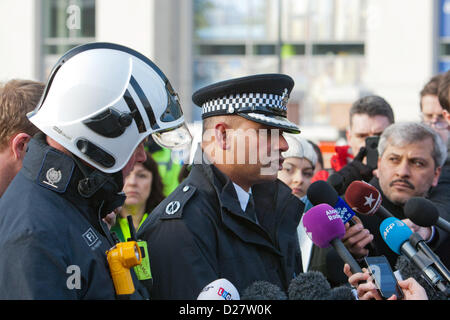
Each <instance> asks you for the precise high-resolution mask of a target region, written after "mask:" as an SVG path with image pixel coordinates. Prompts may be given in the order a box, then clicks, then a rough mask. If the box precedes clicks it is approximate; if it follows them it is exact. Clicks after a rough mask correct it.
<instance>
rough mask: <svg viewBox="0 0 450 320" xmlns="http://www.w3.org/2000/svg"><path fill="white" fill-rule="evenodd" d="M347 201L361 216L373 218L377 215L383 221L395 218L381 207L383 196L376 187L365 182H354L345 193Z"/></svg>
mask: <svg viewBox="0 0 450 320" xmlns="http://www.w3.org/2000/svg"><path fill="white" fill-rule="evenodd" d="M344 197H345V201H347V203H348V204H349V206H350V207H351V208H352V209H353V210H355V211H356V212H358V213H359V214H363V215H367V216H371V215H374V214H375V213H376V214H377V215H378V216H380V217H382V218H383V219H386V218H390V217H393V216H392V214H391V213H390V212H389V211H387V210H386V209H385V208H384V207H383V206H382V205H381V201H382V199H381V194H380V191H378V190H377V188H375V187H374V186H372V185H370V184H368V183H367V182H364V181H353V182H352V183H350V185H349V186H348V188H347V190H346V191H345V196H344Z"/></svg>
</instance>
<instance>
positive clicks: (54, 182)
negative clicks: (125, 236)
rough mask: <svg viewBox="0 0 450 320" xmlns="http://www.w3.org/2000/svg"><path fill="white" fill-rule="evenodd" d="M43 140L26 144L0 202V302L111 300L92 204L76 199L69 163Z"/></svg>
mask: <svg viewBox="0 0 450 320" xmlns="http://www.w3.org/2000/svg"><path fill="white" fill-rule="evenodd" d="M44 138H45V136H40V137H39V139H37V138H33V139H32V140H31V141H30V143H29V145H28V147H29V149H28V152H27V154H26V156H25V159H24V162H23V168H22V169H21V171H20V172H19V173H18V174H17V176H16V177H15V178H14V179H13V181H12V182H11V184H10V186H9V187H8V189H7V190H6V192H5V193H4V195H3V197H2V198H1V199H0V212H1V214H0V252H1V255H0V288H1V290H0V299H20V300H22V299H52V300H53V299H58V300H59V299H115V298H116V294H115V290H114V286H113V281H112V278H111V275H110V271H109V268H108V264H107V260H106V254H105V252H106V251H107V250H108V249H110V248H111V246H112V243H110V241H109V240H108V238H107V237H106V233H104V232H103V229H102V228H101V227H100V223H99V219H98V215H97V213H98V209H99V207H98V203H93V200H92V199H86V198H83V197H81V196H80V195H79V193H78V191H77V185H78V183H77V182H78V181H79V180H80V179H81V178H82V175H81V172H80V170H79V169H78V167H77V165H76V164H75V163H74V160H73V159H72V158H71V157H69V156H67V155H65V154H63V153H61V152H60V151H58V150H56V149H54V148H51V147H50V146H48V145H47V144H46V143H45V140H44ZM106 230H107V229H106ZM136 288H137V289H138V290H139V289H140V287H139V286H137V287H136ZM139 297H140V293H138V291H136V293H135V294H134V296H133V297H132V298H139Z"/></svg>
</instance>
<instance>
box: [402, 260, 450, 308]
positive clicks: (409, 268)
mask: <svg viewBox="0 0 450 320" xmlns="http://www.w3.org/2000/svg"><path fill="white" fill-rule="evenodd" d="M395 268H396V269H397V270H399V271H400V274H401V276H402V278H403V279H404V280H406V279H408V278H414V279H415V280H416V281H417V282H418V283H419V284H420V285H421V286H422V287H423V288H424V289H425V292H426V293H427V296H428V299H429V300H447V297H446V295H445V294H443V293H442V292H440V291H438V290H435V289H434V288H433V286H431V285H430V284H429V283H428V281H427V280H425V279H424V277H423V276H422V272H421V271H420V269H419V268H417V267H416V266H415V265H414V263H412V262H411V261H409V260H408V258H406V257H405V256H399V257H398V259H397V263H396V264H395Z"/></svg>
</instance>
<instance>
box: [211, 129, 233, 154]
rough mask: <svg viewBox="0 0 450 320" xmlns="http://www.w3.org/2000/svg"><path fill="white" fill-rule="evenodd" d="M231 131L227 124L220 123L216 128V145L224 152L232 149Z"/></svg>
mask: <svg viewBox="0 0 450 320" xmlns="http://www.w3.org/2000/svg"><path fill="white" fill-rule="evenodd" d="M229 129H230V128H229V127H228V125H227V124H226V123H225V122H219V123H217V124H216V125H215V127H214V137H215V140H216V143H217V145H218V146H219V147H220V148H221V149H222V150H228V149H230V148H231V145H230V142H231V141H230V138H231V137H230V136H229V133H230V132H229V131H228V130H229Z"/></svg>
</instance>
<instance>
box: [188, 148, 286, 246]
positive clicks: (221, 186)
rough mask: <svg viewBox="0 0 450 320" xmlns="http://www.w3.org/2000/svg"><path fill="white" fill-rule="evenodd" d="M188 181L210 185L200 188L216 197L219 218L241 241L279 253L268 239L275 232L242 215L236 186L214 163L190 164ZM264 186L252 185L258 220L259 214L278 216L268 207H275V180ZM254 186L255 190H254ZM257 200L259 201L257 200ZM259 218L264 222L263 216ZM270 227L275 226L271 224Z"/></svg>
mask: <svg viewBox="0 0 450 320" xmlns="http://www.w3.org/2000/svg"><path fill="white" fill-rule="evenodd" d="M199 152H202V151H201V149H200V148H199V150H197V154H196V157H198V153H199ZM197 163H198V162H197ZM190 180H191V181H193V182H199V181H202V182H204V181H207V182H208V184H209V185H210V188H205V187H203V188H202V187H200V188H201V189H203V190H205V191H206V192H207V193H208V194H209V196H210V197H211V198H216V199H217V201H218V203H219V206H220V219H221V220H222V222H223V223H224V225H225V226H226V227H227V228H228V229H230V230H231V231H232V232H233V233H234V234H236V235H237V236H238V237H239V238H240V239H241V240H243V241H245V242H248V243H254V244H257V245H261V246H264V247H267V248H269V249H270V250H272V251H273V252H274V253H276V254H278V255H281V253H280V251H279V250H278V249H277V248H276V247H275V246H274V243H273V240H272V238H271V235H274V234H275V231H274V230H267V228H266V227H265V225H258V224H256V223H255V222H254V221H252V220H251V219H250V218H248V217H247V216H246V215H245V214H244V212H243V211H242V209H241V206H240V203H239V200H238V197H237V194H236V189H235V188H234V186H233V182H232V181H231V180H230V178H229V177H228V176H226V175H225V174H224V173H222V172H221V171H220V170H219V169H218V168H217V167H215V166H214V165H212V164H207V163H205V162H203V163H201V164H194V165H193V166H192V170H191V174H190ZM264 185H265V186H264V187H257V185H255V186H254V187H252V190H253V191H252V194H253V197H254V200H255V207H256V211H257V213H258V212H261V213H262V214H261V215H258V220H259V221H261V219H260V217H261V216H273V217H275V216H277V211H273V212H272V210H271V208H274V204H273V203H271V201H272V200H274V194H276V191H275V190H274V183H269V184H267V183H265V184H264ZM269 186H270V187H269ZM255 187H256V190H258V191H256V190H255ZM268 187H269V188H268ZM269 195H270V196H269ZM258 201H261V203H258ZM274 209H275V208H274ZM262 220H263V221H265V220H264V219H262ZM270 227H274V225H271V226H270Z"/></svg>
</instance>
